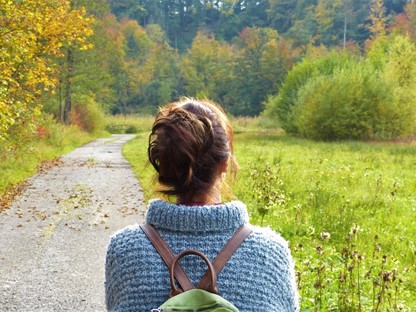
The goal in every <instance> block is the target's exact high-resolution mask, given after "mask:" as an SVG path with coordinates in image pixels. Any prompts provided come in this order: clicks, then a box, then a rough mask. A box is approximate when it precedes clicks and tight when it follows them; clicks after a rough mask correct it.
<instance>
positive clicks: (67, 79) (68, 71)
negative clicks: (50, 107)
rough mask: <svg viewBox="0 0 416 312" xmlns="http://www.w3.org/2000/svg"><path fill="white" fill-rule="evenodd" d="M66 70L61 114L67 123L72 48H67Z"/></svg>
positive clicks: (70, 91) (69, 106)
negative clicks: (63, 104)
mask: <svg viewBox="0 0 416 312" xmlns="http://www.w3.org/2000/svg"><path fill="white" fill-rule="evenodd" d="M66 62H67V64H66V65H67V72H66V79H65V107H64V114H63V117H64V118H63V121H64V123H65V124H69V122H70V118H69V117H70V114H71V108H72V101H71V96H72V89H71V87H72V76H73V72H72V69H73V66H74V52H73V51H72V48H68V49H67V58H66Z"/></svg>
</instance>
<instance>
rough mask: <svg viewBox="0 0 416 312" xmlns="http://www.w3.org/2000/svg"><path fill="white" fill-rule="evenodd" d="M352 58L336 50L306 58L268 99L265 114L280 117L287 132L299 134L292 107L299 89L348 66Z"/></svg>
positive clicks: (296, 99)
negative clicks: (276, 92) (317, 56)
mask: <svg viewBox="0 0 416 312" xmlns="http://www.w3.org/2000/svg"><path fill="white" fill-rule="evenodd" d="M352 59H353V56H352V55H350V54H348V53H336V52H331V53H329V54H328V55H327V56H325V57H323V58H320V59H316V58H309V59H308V58H307V59H304V60H303V61H302V62H301V63H299V64H297V65H296V66H295V67H294V68H293V69H292V70H291V71H290V72H289V73H288V75H287V78H286V80H285V82H284V83H283V85H282V87H281V88H280V90H279V94H278V95H277V96H271V97H270V98H269V99H268V100H267V102H266V109H265V111H264V113H263V115H264V116H268V117H271V118H278V119H279V120H280V124H281V126H282V128H283V129H284V130H285V131H286V132H287V133H290V134H298V133H299V131H298V129H297V127H296V125H295V123H294V120H295V119H296V118H297V117H296V115H294V113H293V110H292V108H293V106H295V104H296V103H297V101H298V96H299V89H300V88H302V87H303V86H304V85H305V84H306V83H308V81H311V80H314V79H315V78H316V77H317V76H319V75H330V74H332V72H333V71H334V70H335V69H337V68H341V67H342V66H346V64H348V63H349V62H350V61H351V60H352Z"/></svg>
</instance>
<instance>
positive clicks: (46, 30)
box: [0, 0, 92, 139]
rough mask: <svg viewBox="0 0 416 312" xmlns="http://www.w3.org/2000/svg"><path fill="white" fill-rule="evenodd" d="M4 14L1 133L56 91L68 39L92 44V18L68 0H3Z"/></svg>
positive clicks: (0, 44) (1, 23)
mask: <svg viewBox="0 0 416 312" xmlns="http://www.w3.org/2000/svg"><path fill="white" fill-rule="evenodd" d="M1 5H2V7H1V11H2V18H1V19H0V72H1V73H2V77H1V84H0V85H1V87H0V107H1V108H2V110H1V112H0V139H4V138H5V136H6V132H7V131H8V129H9V128H10V127H11V126H12V125H13V124H15V125H16V124H19V123H21V122H22V120H23V119H24V118H26V120H27V124H29V125H30V124H32V122H31V119H32V117H33V116H35V115H36V114H38V113H39V109H40V103H39V102H38V99H39V96H40V95H41V94H42V92H44V91H45V90H47V91H52V90H53V89H54V87H55V86H56V85H57V84H58V80H57V79H56V78H55V77H56V76H55V71H56V70H57V65H56V58H60V57H63V53H62V49H61V48H62V46H63V45H69V46H72V45H76V46H77V48H79V49H87V48H88V47H89V46H88V44H87V38H88V37H89V36H90V35H91V34H92V29H91V26H90V25H91V22H92V19H91V18H90V17H88V16H87V14H86V11H85V9H83V8H79V9H72V8H71V6H70V3H69V1H67V0H42V1H41V0H27V1H12V0H2V3H1Z"/></svg>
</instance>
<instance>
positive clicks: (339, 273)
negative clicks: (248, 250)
mask: <svg viewBox="0 0 416 312" xmlns="http://www.w3.org/2000/svg"><path fill="white" fill-rule="evenodd" d="M239 132H240V131H239ZM146 147H147V133H143V134H141V135H139V136H138V138H137V139H136V140H133V141H131V142H129V143H128V144H127V145H126V146H125V148H124V153H125V155H126V156H127V158H128V159H129V160H130V161H131V162H132V165H133V167H134V170H135V172H136V174H137V176H138V177H139V179H140V181H141V184H142V186H143V188H144V190H145V195H146V198H147V199H149V198H150V197H153V196H157V194H156V193H155V192H154V190H155V183H154V180H153V168H151V167H150V166H148V165H147V160H146ZM236 156H237V159H238V161H239V164H240V167H241V168H240V171H239V174H238V177H237V180H236V181H235V182H234V185H233V189H234V193H235V196H236V197H237V198H238V199H240V200H242V201H244V202H246V203H247V205H248V208H249V213H250V216H251V220H252V222H253V223H255V224H259V225H263V226H270V227H272V228H273V229H275V230H277V231H279V232H280V233H281V234H282V235H283V236H284V237H285V238H286V239H288V240H289V241H290V246H291V249H292V252H293V256H294V258H295V262H296V271H297V278H298V285H299V291H300V295H301V306H302V310H303V311H413V310H415V309H416V300H415V298H416V286H415V283H414V280H415V279H416V264H415V263H416V247H415V243H416V242H415V237H416V226H415V220H416V218H415V217H416V197H415V196H414V194H415V193H416V175H415V174H416V173H415V168H416V166H415V165H416V163H415V159H416V157H415V156H416V146H415V145H412V144H387V143H359V142H344V143H320V142H311V141H307V140H303V139H295V138H290V137H287V136H284V135H280V134H276V133H275V132H272V133H264V132H258V131H256V133H247V132H245V133H244V131H241V133H238V134H237V135H236Z"/></svg>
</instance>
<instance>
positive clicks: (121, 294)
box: [105, 200, 299, 312]
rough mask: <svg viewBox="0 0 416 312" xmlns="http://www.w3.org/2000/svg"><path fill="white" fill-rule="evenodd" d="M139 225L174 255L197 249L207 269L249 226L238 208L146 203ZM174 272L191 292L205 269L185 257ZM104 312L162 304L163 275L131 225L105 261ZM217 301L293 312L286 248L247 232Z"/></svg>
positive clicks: (265, 232)
mask: <svg viewBox="0 0 416 312" xmlns="http://www.w3.org/2000/svg"><path fill="white" fill-rule="evenodd" d="M146 222H147V223H149V224H152V225H154V226H155V227H156V228H157V229H158V231H159V232H160V234H161V235H162V237H163V238H164V240H165V241H166V242H167V243H168V245H169V246H170V248H171V249H172V251H173V252H174V253H175V254H178V253H179V252H181V251H183V250H185V249H197V250H199V251H201V252H203V253H204V254H205V255H206V256H207V257H208V258H209V259H210V260H211V261H213V259H214V258H215V256H216V255H217V254H218V252H219V251H220V250H221V248H222V247H223V246H224V245H225V243H226V242H227V241H228V240H229V239H230V238H231V236H232V235H233V233H234V232H235V231H236V230H237V229H238V228H239V227H240V226H242V225H243V224H246V223H248V222H249V220H248V213H247V209H246V206H245V205H244V204H243V203H242V202H239V201H233V202H229V203H225V204H221V205H213V206H195V207H188V206H183V205H175V204H171V203H168V202H166V201H163V200H153V201H151V202H150V205H149V208H148V211H147V216H146ZM181 265H182V266H183V267H184V269H185V271H186V272H187V273H188V275H189V277H190V278H191V280H192V281H193V283H194V284H195V285H196V284H198V282H199V280H200V278H201V276H202V275H203V273H204V272H205V270H206V264H205V263H204V262H203V260H202V259H200V258H198V257H195V256H187V257H185V258H184V259H182V260H181ZM105 269H106V282H105V291H106V305H107V309H108V311H118V312H128V311H134V312H141V311H142V312H150V311H151V310H152V309H155V308H157V307H159V306H160V305H161V304H162V303H163V302H164V301H166V300H167V299H168V294H169V290H170V282H169V271H168V269H167V267H166V265H165V264H164V262H163V260H162V259H161V257H160V256H159V254H158V253H157V252H156V250H155V249H154V247H153V245H152V244H151V243H150V241H149V240H148V239H147V237H146V236H145V234H144V233H143V232H142V230H141V229H140V227H139V226H138V225H135V226H130V227H127V228H125V229H123V230H122V231H120V232H118V233H116V234H115V235H114V236H113V237H112V238H111V241H110V244H109V246H108V250H107V258H106V267H105ZM217 286H218V289H219V291H220V295H221V296H222V297H224V298H225V299H227V300H228V301H230V302H231V303H233V304H234V305H235V306H236V307H237V308H238V309H239V310H240V311H241V312H254V311H268V312H273V311H288V312H291V311H299V306H298V293H297V289H296V283H295V273H294V264H293V260H292V257H291V254H290V250H289V248H288V244H287V242H286V241H285V240H284V239H283V238H282V237H281V236H280V235H278V234H277V233H275V232H273V231H272V230H270V229H265V228H259V227H254V231H253V233H252V234H250V236H249V237H248V238H246V240H245V241H244V242H243V243H242V244H241V246H240V247H239V249H238V250H237V251H236V252H235V253H234V255H233V256H232V257H231V259H230V260H229V261H228V263H227V264H226V266H225V267H224V268H223V270H222V271H221V272H220V274H219V276H218V282H217Z"/></svg>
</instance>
